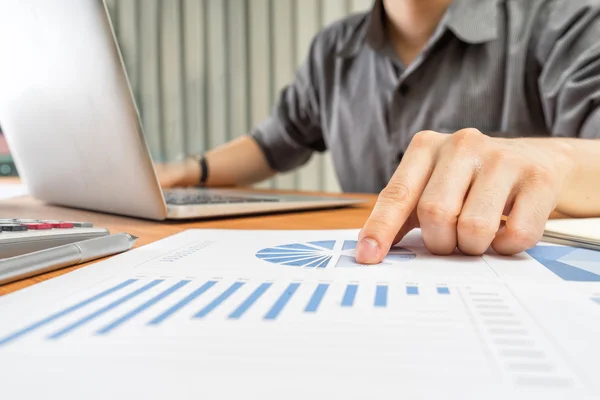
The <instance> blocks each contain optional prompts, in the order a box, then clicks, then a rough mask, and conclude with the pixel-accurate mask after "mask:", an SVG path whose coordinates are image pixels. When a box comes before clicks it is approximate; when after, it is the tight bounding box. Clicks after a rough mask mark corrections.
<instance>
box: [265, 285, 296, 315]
mask: <svg viewBox="0 0 600 400" xmlns="http://www.w3.org/2000/svg"><path fill="white" fill-rule="evenodd" d="M298 286H300V284H299V283H290V285H289V286H288V287H287V289H285V291H284V292H283V293H282V294H281V296H279V298H278V299H277V301H276V302H275V304H273V307H271V309H270V310H269V312H267V314H266V315H265V317H264V318H265V319H275V318H277V316H278V315H279V313H280V312H281V310H283V307H285V305H286V304H287V303H288V301H290V299H291V298H292V296H293V295H294V293H295V292H296V290H297V289H298Z"/></svg>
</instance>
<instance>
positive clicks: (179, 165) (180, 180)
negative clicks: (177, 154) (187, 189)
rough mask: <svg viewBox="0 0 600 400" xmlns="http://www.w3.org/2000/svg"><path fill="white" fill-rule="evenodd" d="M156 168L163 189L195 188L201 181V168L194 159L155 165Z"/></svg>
mask: <svg viewBox="0 0 600 400" xmlns="http://www.w3.org/2000/svg"><path fill="white" fill-rule="evenodd" d="M154 168H155V169H156V174H157V175H158V181H159V182H160V185H161V186H162V187H163V188H172V187H178V186H194V185H197V184H198V182H199V180H200V166H199V165H198V163H197V162H196V161H194V160H192V159H185V160H182V161H176V162H171V163H166V164H155V165H154Z"/></svg>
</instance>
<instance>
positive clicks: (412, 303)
mask: <svg viewBox="0 0 600 400" xmlns="http://www.w3.org/2000/svg"><path fill="white" fill-rule="evenodd" d="M357 234H358V231H356V230H343V231H223V230H189V231H185V232H182V233H180V234H177V235H174V236H172V237H169V238H167V239H164V240H161V241H159V242H156V243H153V244H151V245H148V246H144V247H141V248H138V249H135V250H132V251H130V252H128V253H124V254H122V255H119V256H116V257H113V258H111V259H109V260H107V261H104V262H100V263H97V264H94V265H92V266H89V267H86V268H83V269H80V270H77V271H75V272H72V273H69V274H66V275H63V276H61V277H58V278H55V279H52V280H50V281H46V282H43V283H41V284H38V285H35V286H33V287H30V288H27V289H24V290H21V291H18V292H16V293H13V294H11V295H8V296H4V297H1V298H0V379H1V385H0V392H1V393H2V396H3V398H7V399H11V400H12V399H21V398H54V397H60V398H61V399H108V398H109V399H126V398H127V399H129V398H140V399H165V398H170V399H199V398H202V399H398V398H406V399H521V398H523V399H537V398H540V399H544V400H547V399H567V398H568V399H579V398H596V396H598V395H599V394H600V381H599V380H598V379H597V374H598V360H600V344H599V338H600V254H599V253H597V252H594V251H592V250H586V249H574V248H569V247H563V246H555V245H544V244H540V245H539V246H537V247H535V248H534V249H532V250H530V251H528V252H527V253H523V254H521V255H518V256H515V257H500V256H496V255H492V254H490V255H484V256H482V257H467V256H462V255H459V254H456V255H453V256H449V257H436V256H432V255H431V254H429V253H428V252H427V250H426V249H425V248H424V246H423V243H422V240H421V236H420V232H418V231H416V232H413V233H412V234H411V235H409V236H408V237H407V238H406V239H405V240H403V241H402V243H401V247H396V248H394V249H393V250H392V251H391V252H390V254H389V255H388V256H387V257H386V259H385V261H384V262H383V263H382V264H380V265H377V266H362V265H358V264H356V262H355V261H354V249H355V247H356V238H357Z"/></svg>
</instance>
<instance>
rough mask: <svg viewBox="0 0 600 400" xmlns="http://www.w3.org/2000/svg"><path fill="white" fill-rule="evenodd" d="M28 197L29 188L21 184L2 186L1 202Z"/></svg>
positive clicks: (0, 186)
mask: <svg viewBox="0 0 600 400" xmlns="http://www.w3.org/2000/svg"><path fill="white" fill-rule="evenodd" d="M25 195H27V187H26V186H25V185H21V184H0V200H5V199H12V198H14V197H21V196H25Z"/></svg>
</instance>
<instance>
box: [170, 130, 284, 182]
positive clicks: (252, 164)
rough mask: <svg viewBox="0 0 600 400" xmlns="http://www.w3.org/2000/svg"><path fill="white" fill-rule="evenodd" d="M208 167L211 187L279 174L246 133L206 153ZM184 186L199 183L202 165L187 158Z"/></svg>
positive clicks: (258, 179)
mask: <svg viewBox="0 0 600 400" xmlns="http://www.w3.org/2000/svg"><path fill="white" fill-rule="evenodd" d="M205 157H206V163H207V166H208V179H207V181H206V185H207V186H212V187H218V186H240V185H250V184H253V183H257V182H260V181H262V180H265V179H268V178H270V177H272V176H273V175H275V171H273V170H272V169H271V167H270V166H269V164H268V163H267V161H266V159H265V156H264V154H263V152H262V150H261V149H260V147H259V146H258V144H257V143H256V142H255V141H254V139H252V138H251V137H250V136H242V137H240V138H239V139H235V140H233V141H231V142H228V143H226V144H224V145H222V146H219V147H217V148H215V149H212V150H210V151H208V152H207V153H206V154H205ZM186 166H187V167H186V173H185V178H184V179H183V181H182V182H181V184H182V185H183V186H192V185H197V184H198V182H199V181H200V173H201V171H200V165H199V164H198V163H197V162H196V161H193V160H188V161H186Z"/></svg>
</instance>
